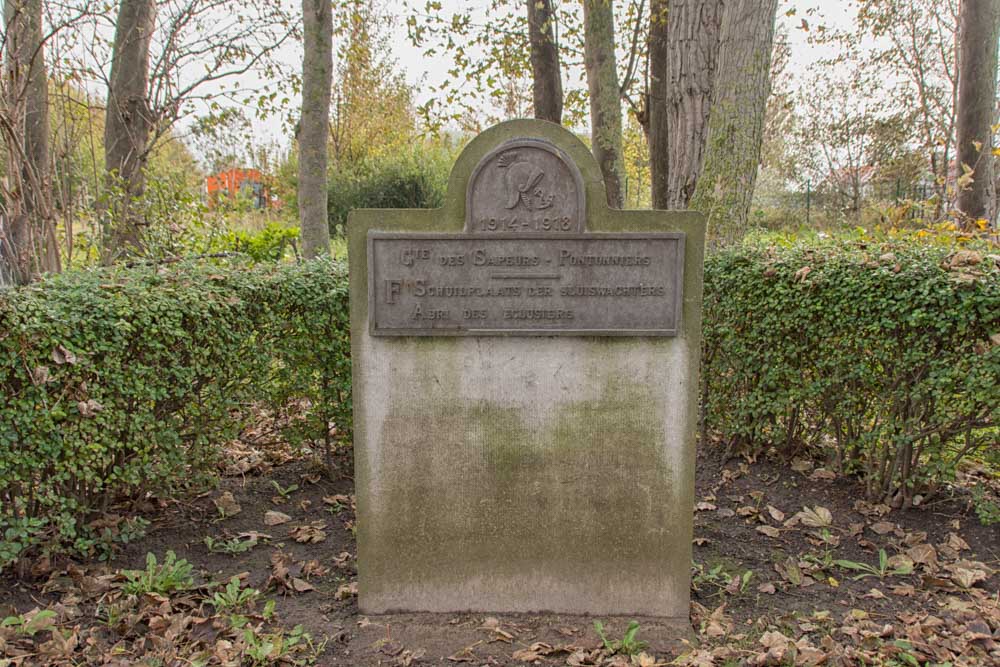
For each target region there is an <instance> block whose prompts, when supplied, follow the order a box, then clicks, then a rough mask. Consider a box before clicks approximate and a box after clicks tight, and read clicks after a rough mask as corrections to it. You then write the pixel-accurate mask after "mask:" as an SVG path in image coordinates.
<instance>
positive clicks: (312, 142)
mask: <svg viewBox="0 0 1000 667" xmlns="http://www.w3.org/2000/svg"><path fill="white" fill-rule="evenodd" d="M302 24H303V25H302V27H303V48H304V54H303V56H302V114H301V118H300V120H299V131H298V140H299V221H300V229H301V231H300V234H301V236H302V254H303V256H304V257H305V258H306V259H312V258H313V257H318V256H320V255H325V254H328V253H329V252H330V225H329V222H328V220H327V209H326V197H327V195H326V160H327V154H326V146H327V139H328V137H329V132H330V130H329V119H330V87H331V85H332V83H333V37H332V36H333V13H332V11H331V7H330V0H302Z"/></svg>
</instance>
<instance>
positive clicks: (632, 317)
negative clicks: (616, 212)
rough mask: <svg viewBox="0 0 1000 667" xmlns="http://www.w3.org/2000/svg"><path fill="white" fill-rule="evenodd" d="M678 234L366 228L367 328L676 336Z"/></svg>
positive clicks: (407, 332) (409, 332)
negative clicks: (467, 232)
mask: <svg viewBox="0 0 1000 667" xmlns="http://www.w3.org/2000/svg"><path fill="white" fill-rule="evenodd" d="M683 257H684V237H683V234H668V233H662V234H654V233H649V234H597V233H594V234H575V235H567V236H560V237H538V236H533V237H532V236H516V235H502V236H499V235H498V236H486V237H484V236H480V235H476V236H472V235H464V234H463V235H456V234H394V233H379V232H370V233H369V238H368V271H369V282H368V289H369V295H368V296H369V319H370V321H371V331H372V334H373V335H376V336H378V335H383V336H393V335H399V336H434V335H438V336H442V335H443V336H448V335H451V336H462V335H478V336H482V335H559V334H564V335H596V336H616V335H620V336H629V335H631V336H672V335H676V332H677V325H678V321H679V318H680V304H681V296H682V295H681V286H682V282H683V281H682V271H683Z"/></svg>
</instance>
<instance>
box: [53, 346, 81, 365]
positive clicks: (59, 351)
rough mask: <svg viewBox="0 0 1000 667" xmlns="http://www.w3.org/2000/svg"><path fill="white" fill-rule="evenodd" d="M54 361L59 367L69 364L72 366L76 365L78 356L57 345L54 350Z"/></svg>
mask: <svg viewBox="0 0 1000 667" xmlns="http://www.w3.org/2000/svg"><path fill="white" fill-rule="evenodd" d="M52 361H54V362H56V363H57V364H58V365H60V366H62V365H63V364H69V365H70V366H72V365H74V364H76V362H77V358H76V355H75V354H73V353H72V352H70V351H69V350H67V349H66V348H65V347H63V346H62V345H56V347H55V349H54V350H52Z"/></svg>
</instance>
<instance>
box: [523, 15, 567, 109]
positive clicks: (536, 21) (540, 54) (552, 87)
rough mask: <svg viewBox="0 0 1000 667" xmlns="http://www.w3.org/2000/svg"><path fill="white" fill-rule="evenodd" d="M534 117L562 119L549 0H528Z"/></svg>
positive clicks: (557, 61) (560, 88)
mask: <svg viewBox="0 0 1000 667" xmlns="http://www.w3.org/2000/svg"><path fill="white" fill-rule="evenodd" d="M527 3H528V39H529V41H530V43H531V83H532V85H531V94H532V99H533V101H534V104H535V118H538V119H540V120H548V121H552V122H553V123H561V122H562V107H563V91H562V76H561V73H560V67H559V47H558V45H557V44H556V38H555V12H554V11H553V10H552V0H527Z"/></svg>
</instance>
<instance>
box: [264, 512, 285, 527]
mask: <svg viewBox="0 0 1000 667" xmlns="http://www.w3.org/2000/svg"><path fill="white" fill-rule="evenodd" d="M291 520H292V517H290V516H288V515H287V514H285V513H284V512H277V511H275V510H268V511H266V512H264V525H265V526H280V525H281V524H283V523H288V522H289V521H291Z"/></svg>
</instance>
